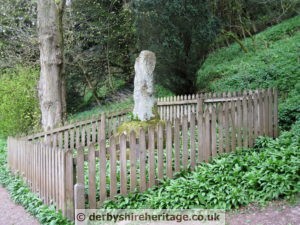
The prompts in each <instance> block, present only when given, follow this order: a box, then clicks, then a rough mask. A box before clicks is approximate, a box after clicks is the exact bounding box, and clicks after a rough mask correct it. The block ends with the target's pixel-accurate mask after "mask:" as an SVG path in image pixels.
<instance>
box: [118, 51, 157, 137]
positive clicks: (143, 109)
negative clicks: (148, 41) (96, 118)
mask: <svg viewBox="0 0 300 225" xmlns="http://www.w3.org/2000/svg"><path fill="white" fill-rule="evenodd" d="M155 64H156V57H155V54H154V53H153V52H151V51H147V50H145V51H142V52H141V53H140V55H139V57H137V58H136V60H135V64H134V70H135V77H134V93H133V98H134V109H133V118H132V119H133V120H131V121H128V122H125V123H122V124H121V125H120V126H119V127H118V129H117V130H118V133H119V134H120V133H125V134H129V133H130V132H131V131H135V133H136V135H137V136H138V135H139V131H140V129H141V128H143V129H144V131H147V130H148V129H149V128H155V127H156V126H157V125H158V124H159V123H163V121H161V120H160V118H159V115H158V112H157V104H156V99H155V96H154V74H153V72H154V69H155Z"/></svg>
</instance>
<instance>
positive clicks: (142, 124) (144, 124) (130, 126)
mask: <svg viewBox="0 0 300 225" xmlns="http://www.w3.org/2000/svg"><path fill="white" fill-rule="evenodd" d="M164 123H165V122H164V121H163V120H160V119H159V118H154V119H151V120H148V121H137V120H135V121H129V122H125V123H122V125H121V126H119V127H118V129H117V132H118V134H122V133H125V134H129V133H130V132H131V131H132V130H133V131H135V133H136V134H137V135H138V134H139V132H140V129H141V128H143V129H144V130H145V131H147V130H148V129H149V128H150V127H153V128H156V126H157V125H158V124H164Z"/></svg>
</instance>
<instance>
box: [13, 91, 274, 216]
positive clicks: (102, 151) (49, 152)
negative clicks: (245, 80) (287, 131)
mask: <svg viewBox="0 0 300 225" xmlns="http://www.w3.org/2000/svg"><path fill="white" fill-rule="evenodd" d="M277 95H278V94H277V90H275V89H268V90H257V91H250V92H244V93H229V94H226V95H223V94H222V95H216V94H212V95H207V96H205V95H203V96H198V98H197V99H194V100H196V101H194V100H193V99H190V101H191V102H193V103H189V102H186V101H185V100H184V99H183V101H185V103H184V104H181V103H182V102H180V101H177V100H176V102H175V103H174V104H173V105H171V104H169V103H170V101H169V102H168V101H165V103H167V104H165V105H162V104H161V107H166V109H163V108H159V111H160V115H161V117H162V118H168V120H166V121H165V122H162V123H159V124H158V125H157V126H156V127H150V128H149V129H147V130H144V129H140V131H139V132H138V133H135V132H134V131H132V132H130V133H129V134H126V133H123V134H120V135H112V136H106V127H105V126H106V123H104V122H103V123H101V120H100V123H99V124H97V126H96V125H94V128H93V126H92V127H91V128H90V129H89V130H86V129H84V132H82V130H80V131H79V132H72V131H70V132H69V131H68V130H66V131H64V134H63V135H61V134H60V133H59V134H58V135H56V134H52V137H55V138H52V139H50V141H49V140H48V141H43V142H42V143H41V142H33V141H29V140H22V139H16V138H9V139H8V149H9V151H8V164H9V167H10V169H11V170H12V171H14V172H18V173H20V174H21V175H22V176H23V177H24V179H25V180H26V182H27V183H28V185H29V187H30V188H31V190H32V191H33V192H35V193H38V194H39V196H40V197H41V198H42V199H43V201H44V202H45V203H46V204H54V205H55V206H56V207H57V209H61V210H62V212H63V214H64V215H65V216H67V217H68V218H69V219H72V220H73V219H74V210H75V208H78V209H81V208H85V207H88V208H98V207H101V204H102V203H103V201H105V200H106V199H113V198H114V197H115V196H117V195H126V194H128V193H130V192H133V191H135V190H138V191H141V192H142V191H145V190H146V189H147V188H150V187H152V186H154V185H158V184H159V180H161V179H163V178H165V177H168V178H172V177H173V176H174V173H176V172H179V171H180V170H182V169H187V168H190V169H192V170H193V169H194V168H195V167H196V166H197V165H198V164H199V163H201V162H207V161H209V160H210V159H211V158H212V157H214V156H216V155H217V154H221V153H227V152H230V151H234V150H235V149H236V148H237V147H246V148H247V147H252V146H253V145H254V141H255V138H256V137H258V136H260V135H265V136H272V137H277V136H278V123H277V120H278V112H277V107H278V103H277ZM195 98H196V97H195ZM176 99H177V98H176ZM159 102H160V101H158V103H159ZM194 102H196V103H194ZM185 104H187V106H186V105H185ZM189 104H190V107H189ZM191 104H194V106H192V105H191ZM178 106H180V110H179V112H180V113H179V114H174V112H176V113H177V112H178V111H177V110H178ZM182 106H183V110H182V111H181V107H182ZM168 108H169V109H168ZM189 109H190V110H191V111H188V110H189ZM171 115H172V116H171ZM175 115H176V117H175ZM178 115H179V117H177V116H178ZM102 121H105V118H104V117H103V118H102ZM77 133H78V134H77ZM80 134H81V136H80ZM50 136H51V135H50Z"/></svg>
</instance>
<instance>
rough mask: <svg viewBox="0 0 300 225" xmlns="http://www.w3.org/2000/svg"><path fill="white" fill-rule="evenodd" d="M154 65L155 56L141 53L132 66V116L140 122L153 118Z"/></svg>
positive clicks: (148, 52) (150, 53)
mask: <svg viewBox="0 0 300 225" xmlns="http://www.w3.org/2000/svg"><path fill="white" fill-rule="evenodd" d="M155 64H156V57H155V54H154V53H153V52H151V51H147V50H145V51H142V52H141V53H140V55H139V57H137V58H136V60H135V64H134V70H135V77H134V94H133V98H134V109H133V115H134V116H135V117H137V118H138V119H139V120H141V121H146V120H150V119H151V118H152V117H154V114H153V107H154V106H155V105H156V100H155V97H154V84H153V83H154V82H153V81H154V77H153V72H154V68H155Z"/></svg>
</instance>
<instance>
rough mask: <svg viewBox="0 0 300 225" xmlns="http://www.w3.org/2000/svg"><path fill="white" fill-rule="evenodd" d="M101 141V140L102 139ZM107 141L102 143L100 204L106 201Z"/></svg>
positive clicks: (100, 151)
mask: <svg viewBox="0 0 300 225" xmlns="http://www.w3.org/2000/svg"><path fill="white" fill-rule="evenodd" d="M100 140H101V139H100ZM105 144H106V143H105V140H104V139H102V140H101V141H100V150H99V164H100V185H99V188H100V194H99V195H100V203H103V202H104V201H105V200H106V146H105Z"/></svg>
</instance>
